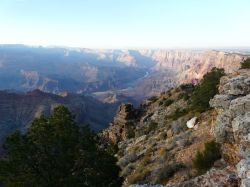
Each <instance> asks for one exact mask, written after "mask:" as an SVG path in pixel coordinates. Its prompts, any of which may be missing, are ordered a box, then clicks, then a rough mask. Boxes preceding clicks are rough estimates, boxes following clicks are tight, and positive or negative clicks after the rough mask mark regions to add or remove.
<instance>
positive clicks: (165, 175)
mask: <svg viewBox="0 0 250 187" xmlns="http://www.w3.org/2000/svg"><path fill="white" fill-rule="evenodd" d="M183 168H185V165H183V164H182V163H174V164H170V165H165V166H164V167H163V168H162V169H161V170H160V173H159V175H158V177H157V183H163V182H165V181H166V180H168V179H170V178H171V177H172V176H174V174H175V173H176V172H177V171H180V170H181V169H183Z"/></svg>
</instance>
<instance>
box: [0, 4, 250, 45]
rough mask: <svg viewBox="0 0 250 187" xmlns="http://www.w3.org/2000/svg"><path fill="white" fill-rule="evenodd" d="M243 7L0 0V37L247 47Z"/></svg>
mask: <svg viewBox="0 0 250 187" xmlns="http://www.w3.org/2000/svg"><path fill="white" fill-rule="evenodd" d="M249 8H250V0H0V43H1V44H28V45H43V46H70V47H85V48H213V47H249V46H250V24H249V20H250V13H249Z"/></svg>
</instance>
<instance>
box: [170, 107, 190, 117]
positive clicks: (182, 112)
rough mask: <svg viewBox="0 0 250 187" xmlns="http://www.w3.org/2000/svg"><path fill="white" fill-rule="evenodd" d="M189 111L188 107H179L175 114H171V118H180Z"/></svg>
mask: <svg viewBox="0 0 250 187" xmlns="http://www.w3.org/2000/svg"><path fill="white" fill-rule="evenodd" d="M187 113H188V110H187V109H185V108H184V109H180V108H177V109H176V110H175V112H174V114H173V115H171V116H170V118H171V119H173V120H177V119H178V118H180V117H181V116H184V115H185V114H187Z"/></svg>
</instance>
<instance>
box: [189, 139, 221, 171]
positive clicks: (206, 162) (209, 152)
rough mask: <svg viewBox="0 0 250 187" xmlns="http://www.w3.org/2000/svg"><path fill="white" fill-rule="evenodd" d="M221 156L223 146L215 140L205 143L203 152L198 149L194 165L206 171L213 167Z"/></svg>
mask: <svg viewBox="0 0 250 187" xmlns="http://www.w3.org/2000/svg"><path fill="white" fill-rule="evenodd" d="M220 158H221V147H220V144H219V143H216V142H215V141H214V140H212V141H210V142H207V143H205V149H204V151H203V152H200V151H198V152H197V153H196V155H195V158H194V160H193V167H194V168H195V169H196V170H197V171H198V172H199V173H202V172H205V171H207V170H208V169H209V168H211V167H212V166H213V164H214V162H215V161H216V160H218V159H220Z"/></svg>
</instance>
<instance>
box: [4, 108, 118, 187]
mask: <svg viewBox="0 0 250 187" xmlns="http://www.w3.org/2000/svg"><path fill="white" fill-rule="evenodd" d="M4 148H5V150H6V156H5V158H2V159H1V160H0V181H1V183H3V185H4V186H6V187H8V186H40V187H44V186H53V187H56V186H58V187H59V186H85V187H90V186H91V187H102V186H103V187H107V186H109V187H117V186H119V185H120V179H119V177H118V173H119V167H118V166H116V159H115V158H114V157H113V156H112V155H110V154H109V153H107V152H106V151H105V150H103V149H101V148H100V147H99V146H98V141H97V139H96V136H95V135H94V134H93V133H92V132H91V131H90V130H89V129H88V128H87V127H84V128H79V127H78V126H77V125H76V124H75V122H74V120H73V117H72V115H71V114H70V112H69V111H68V109H67V108H65V107H63V106H59V107H57V108H55V109H54V113H53V115H51V116H50V117H48V118H46V117H40V118H38V119H35V120H34V121H33V123H32V125H31V127H30V128H29V129H28V131H27V133H26V134H24V135H23V134H21V133H20V132H19V131H16V132H15V133H13V134H12V135H10V136H9V137H8V138H7V140H6V142H5V144H4Z"/></svg>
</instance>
